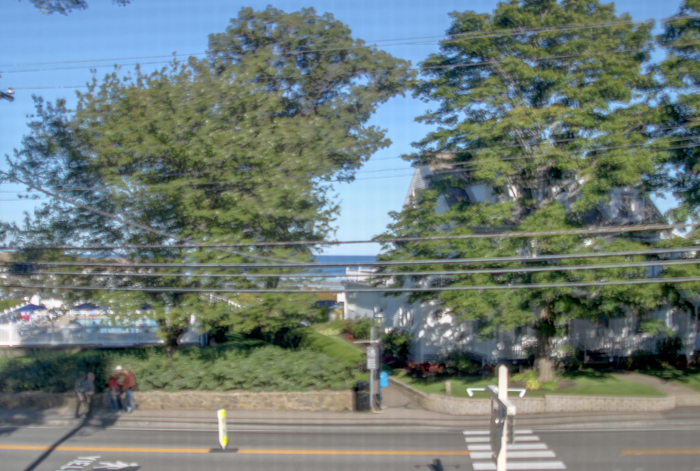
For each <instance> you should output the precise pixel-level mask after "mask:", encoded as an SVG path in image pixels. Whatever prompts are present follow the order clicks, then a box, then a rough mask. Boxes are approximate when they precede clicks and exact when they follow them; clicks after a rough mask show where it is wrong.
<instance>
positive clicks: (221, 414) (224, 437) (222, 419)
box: [216, 409, 228, 450]
mask: <svg viewBox="0 0 700 471" xmlns="http://www.w3.org/2000/svg"><path fill="white" fill-rule="evenodd" d="M216 415H217V417H218V419H219V445H221V449H222V450H225V449H226V446H227V445H228V432H227V431H226V411H225V410H224V409H219V410H218V411H217V413H216Z"/></svg>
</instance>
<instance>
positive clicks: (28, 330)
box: [0, 324, 206, 347]
mask: <svg viewBox="0 0 700 471" xmlns="http://www.w3.org/2000/svg"><path fill="white" fill-rule="evenodd" d="M205 342H206V337H205V336H204V335H201V334H199V333H198V332H197V331H195V330H189V331H187V332H185V334H183V335H182V337H181V338H180V343H181V344H182V345H186V344H188V345H203V344H204V343H205ZM163 343H164V342H163V340H161V339H160V338H158V335H157V331H156V329H155V328H153V327H146V326H127V327H112V326H90V327H84V326H77V325H69V326H56V325H51V324H48V325H41V326H32V325H22V324H0V346H4V347H18V346H27V347H29V346H32V347H42V346H64V345H85V346H88V345H89V346H97V347H131V346H142V345H162V344H163Z"/></svg>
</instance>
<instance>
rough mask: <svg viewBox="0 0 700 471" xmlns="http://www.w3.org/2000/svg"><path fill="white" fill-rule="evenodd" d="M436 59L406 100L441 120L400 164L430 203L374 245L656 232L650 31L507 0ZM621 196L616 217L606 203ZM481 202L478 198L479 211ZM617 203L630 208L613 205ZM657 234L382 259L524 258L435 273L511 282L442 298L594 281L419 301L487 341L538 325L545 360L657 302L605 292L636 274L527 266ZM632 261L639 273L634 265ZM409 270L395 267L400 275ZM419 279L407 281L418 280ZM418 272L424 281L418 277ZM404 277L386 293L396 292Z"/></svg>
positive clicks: (625, 291) (470, 247) (599, 9)
mask: <svg viewBox="0 0 700 471" xmlns="http://www.w3.org/2000/svg"><path fill="white" fill-rule="evenodd" d="M451 16H452V25H451V26H450V28H449V29H448V31H447V33H448V36H449V37H448V39H446V40H444V41H442V43H441V47H440V52H439V53H436V54H433V55H431V56H430V57H429V58H428V59H427V60H426V61H424V62H423V63H422V64H421V68H422V72H423V75H424V76H425V77H426V79H425V80H423V81H422V82H420V84H419V85H418V86H417V88H416V91H415V96H416V97H420V98H422V99H424V100H425V101H426V102H433V101H434V102H436V103H437V105H436V106H437V107H436V108H435V109H433V110H430V111H428V112H427V113H425V114H424V115H422V116H420V117H419V118H418V120H419V121H420V122H423V123H426V124H431V125H435V126H436V127H437V129H436V130H435V131H432V132H430V133H428V134H427V135H426V137H425V138H423V139H421V140H419V141H418V142H416V143H415V144H414V146H415V147H416V148H417V150H418V152H417V153H416V154H413V155H409V156H406V159H407V160H409V161H411V162H413V164H414V165H415V166H427V167H428V168H430V170H431V171H430V172H429V175H428V181H429V188H428V189H427V190H425V191H419V192H417V193H416V195H415V196H414V198H412V201H411V204H409V205H408V206H407V207H405V208H404V209H403V210H402V211H401V212H400V213H393V214H392V216H393V219H394V222H393V224H392V225H391V226H390V228H389V231H388V232H387V233H386V234H384V235H383V236H380V237H378V240H381V239H382V237H386V236H398V237H406V236H431V235H435V234H436V232H438V231H439V232H440V233H449V234H454V235H464V234H472V233H474V232H476V231H482V232H483V231H489V232H493V231H496V232H497V231H505V230H514V231H541V230H549V229H552V230H557V229H573V228H578V227H583V226H590V225H605V224H613V225H616V224H621V223H630V222H636V223H646V222H659V219H660V215H659V214H658V213H657V212H656V211H655V208H654V207H653V205H652V204H651V202H650V201H649V200H648V199H647V198H646V195H647V194H648V188H649V185H648V180H649V179H650V178H651V176H653V175H654V173H655V170H656V169H657V168H658V164H659V162H661V161H662V160H663V158H664V157H665V156H666V154H665V153H664V152H663V151H661V150H659V149H658V147H657V146H656V145H655V144H654V140H653V139H651V138H650V136H651V134H652V131H653V130H654V129H655V127H654V124H653V123H650V113H652V110H653V104H652V103H650V101H649V100H650V93H651V92H652V91H653V90H654V89H655V88H654V87H655V81H654V78H653V76H652V74H651V73H648V72H647V66H648V65H649V62H648V61H649V53H650V51H651V49H652V48H653V38H652V36H651V34H650V33H651V27H652V25H651V24H650V23H642V24H640V23H634V22H632V20H631V18H630V17H629V15H626V14H622V15H620V14H617V13H616V12H615V9H614V6H613V5H612V4H601V3H599V2H597V1H595V0H583V1H570V0H564V1H560V2H557V1H554V0H511V1H508V2H503V3H500V4H499V5H498V7H497V8H496V9H495V10H494V11H493V13H491V14H478V13H475V12H470V11H467V12H462V13H457V12H456V13H453V14H452V15H451ZM616 189H623V190H625V191H626V192H628V193H627V195H628V196H625V197H623V202H626V203H627V206H628V207H626V208H625V207H623V206H625V204H619V205H618V204H617V203H616V204H615V205H613V204H612V203H611V197H612V195H613V192H614V191H615V190H616ZM479 194H481V196H478V195H479ZM624 198H627V199H624ZM655 237H656V235H655V234H643V235H642V236H635V237H627V236H624V235H619V236H618V237H595V236H589V235H588V236H556V237H538V238H532V237H530V238H517V239H514V238H510V239H503V238H498V237H493V238H490V239H467V240H458V241H452V240H450V241H424V242H400V243H387V244H385V246H384V247H385V252H384V255H383V258H385V259H392V260H401V259H416V258H417V259H436V258H437V259H442V258H490V257H501V256H517V255H530V256H532V257H533V260H532V262H528V263H512V264H508V265H503V264H500V265H499V264H494V263H482V264H475V265H473V266H471V265H470V266H469V267H463V266H460V265H455V266H449V265H440V266H439V267H438V266H435V267H433V269H434V270H436V271H437V270H441V269H447V270H449V269H452V270H459V269H464V268H493V267H497V266H498V267H503V266H505V267H507V268H512V269H513V271H512V272H510V273H507V274H478V275H459V276H451V277H449V278H448V279H445V277H440V278H436V279H434V280H433V282H432V283H433V284H434V283H442V284H448V285H450V286H456V287H459V286H472V285H503V286H508V285H511V284H522V283H562V282H576V281H592V282H601V285H600V286H597V287H594V288H590V289H588V288H574V287H565V288H541V289H528V290H493V291H450V292H442V293H421V294H416V295H414V299H423V300H429V299H435V300H438V301H440V303H441V305H442V306H443V312H450V313H452V314H453V315H455V316H456V317H457V318H458V319H462V320H478V321H480V326H481V331H482V334H484V335H493V334H494V333H495V332H496V331H497V330H499V329H503V330H509V329H512V328H514V327H518V326H526V325H534V326H535V327H536V328H537V331H538V332H539V334H541V338H540V342H539V344H540V348H541V349H542V351H540V355H541V356H543V355H546V354H547V353H548V352H547V351H546V347H547V339H548V338H549V337H551V336H552V335H554V334H555V332H556V331H557V329H560V331H561V329H564V328H565V326H566V320H567V319H570V318H589V319H592V320H597V319H598V318H599V316H606V317H610V316H616V315H621V314H624V313H627V312H635V313H637V314H640V315H642V314H643V313H644V312H646V311H647V310H649V309H653V308H655V307H657V306H659V305H660V303H661V302H662V301H661V298H662V295H661V294H662V287H661V286H658V285H645V286H629V285H627V286H614V285H606V284H605V283H604V281H605V280H611V279H619V280H626V279H632V278H639V277H644V275H645V269H644V268H640V269H635V268H613V269H604V270H593V269H591V270H578V271H568V272H567V271H552V272H541V273H527V272H522V271H518V268H520V267H523V266H547V265H548V263H546V262H538V261H537V259H536V256H537V255H545V254H563V253H574V252H576V253H583V252H596V251H613V250H636V249H642V248H644V247H647V246H648V244H649V243H651V242H653V241H654V240H655ZM637 259H639V260H641V259H643V258H637ZM637 259H636V258H634V257H620V258H617V259H615V258H606V259H597V258H591V259H585V261H582V260H576V261H566V260H562V261H561V262H559V263H560V264H561V265H580V264H598V263H615V262H624V261H634V260H637ZM410 269H411V267H399V268H397V270H401V271H406V270H410ZM413 269H415V268H413ZM423 269H425V267H421V270H423ZM405 281H406V280H405V279H404V278H403V277H399V278H397V284H401V283H404V282H405Z"/></svg>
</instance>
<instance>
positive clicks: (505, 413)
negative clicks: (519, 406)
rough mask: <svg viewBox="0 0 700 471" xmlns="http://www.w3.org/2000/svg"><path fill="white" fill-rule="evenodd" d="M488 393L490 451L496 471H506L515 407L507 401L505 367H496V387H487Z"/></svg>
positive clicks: (512, 435) (506, 370) (511, 440)
mask: <svg viewBox="0 0 700 471" xmlns="http://www.w3.org/2000/svg"><path fill="white" fill-rule="evenodd" d="M488 391H489V393H490V394H491V424H490V427H489V434H490V439H491V440H490V441H491V451H492V453H493V457H494V460H495V461H496V471H506V453H507V452H508V451H507V448H508V444H512V443H513V441H514V437H515V430H514V426H513V425H514V424H513V419H514V417H515V406H514V405H513V403H512V402H510V401H509V400H508V368H507V367H506V366H505V365H501V366H499V367H498V386H489V387H488Z"/></svg>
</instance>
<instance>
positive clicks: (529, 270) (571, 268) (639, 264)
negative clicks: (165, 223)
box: [27, 259, 700, 281]
mask: <svg viewBox="0 0 700 471" xmlns="http://www.w3.org/2000/svg"><path fill="white" fill-rule="evenodd" d="M697 264H700V259H681V260H654V261H646V262H627V263H612V264H603V265H556V266H548V267H512V268H489V269H484V270H457V271H423V272H381V273H363V274H357V273H354V274H353V273H345V274H330V273H318V274H314V273H304V274H301V273H133V272H132V273H120V272H87V273H84V272H82V273H81V272H76V271H43V270H38V271H32V272H30V273H28V274H27V275H57V276H63V275H67V276H76V277H80V276H90V277H95V276H100V277H111V276H118V277H136V278H169V277H172V278H209V277H211V278H356V277H358V276H367V277H368V278H370V279H371V278H375V277H394V276H448V275H449V276H451V275H481V274H487V275H496V274H511V273H542V272H560V271H577V270H605V269H617V268H649V267H657V266H674V265H697ZM351 281H352V280H351Z"/></svg>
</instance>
